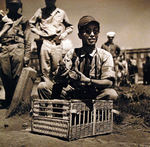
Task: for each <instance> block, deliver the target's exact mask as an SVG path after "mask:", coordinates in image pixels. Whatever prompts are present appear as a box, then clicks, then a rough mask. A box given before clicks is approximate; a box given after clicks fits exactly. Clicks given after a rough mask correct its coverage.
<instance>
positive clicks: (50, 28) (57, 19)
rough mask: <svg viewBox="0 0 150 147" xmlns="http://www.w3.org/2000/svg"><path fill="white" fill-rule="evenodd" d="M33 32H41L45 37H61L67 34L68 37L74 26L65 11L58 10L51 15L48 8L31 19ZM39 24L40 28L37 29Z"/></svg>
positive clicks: (40, 10)
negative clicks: (64, 33)
mask: <svg viewBox="0 0 150 147" xmlns="http://www.w3.org/2000/svg"><path fill="white" fill-rule="evenodd" d="M29 22H30V25H31V30H32V31H33V32H34V33H37V34H39V33H38V32H39V30H40V31H41V32H42V35H43V36H45V37H49V36H53V35H58V36H59V35H61V34H62V33H63V32H66V36H67V35H68V34H70V33H71V32H72V31H73V26H72V24H71V23H70V22H69V19H68V17H67V15H66V13H65V11H64V10H62V9H59V8H56V9H55V10H54V11H53V12H52V13H51V14H49V12H47V10H46V8H43V9H38V10H37V11H36V12H35V14H34V15H33V16H32V18H31V19H30V21H29ZM36 24H38V27H39V28H38V27H36Z"/></svg>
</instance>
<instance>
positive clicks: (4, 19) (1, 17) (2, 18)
mask: <svg viewBox="0 0 150 147" xmlns="http://www.w3.org/2000/svg"><path fill="white" fill-rule="evenodd" d="M0 21H1V22H3V23H4V26H3V28H2V30H1V31H0V37H1V36H2V35H3V34H4V33H5V32H6V31H7V30H8V29H9V28H10V27H11V26H12V24H13V21H12V20H11V19H9V18H8V17H7V15H6V14H5V13H4V12H3V10H0Z"/></svg>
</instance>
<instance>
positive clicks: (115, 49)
mask: <svg viewBox="0 0 150 147" xmlns="http://www.w3.org/2000/svg"><path fill="white" fill-rule="evenodd" d="M106 35H107V39H108V40H107V42H105V43H104V44H102V46H101V48H102V49H104V50H106V51H108V52H110V53H111V54H112V56H113V61H114V68H115V71H116V73H117V72H118V65H116V60H118V58H119V55H120V53H121V49H120V47H119V46H118V45H116V44H114V42H113V40H114V38H115V35H116V33H115V32H113V31H110V32H108V33H107V34H106ZM117 79H118V77H117V74H116V79H115V81H116V82H115V88H116V89H117V90H120V88H119V87H118V86H117Z"/></svg>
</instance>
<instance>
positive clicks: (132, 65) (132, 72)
mask: <svg viewBox="0 0 150 147" xmlns="http://www.w3.org/2000/svg"><path fill="white" fill-rule="evenodd" d="M128 66H129V67H128V68H129V79H130V83H131V84H137V83H138V66H137V62H136V60H135V59H134V58H133V56H131V57H130V59H129V63H128Z"/></svg>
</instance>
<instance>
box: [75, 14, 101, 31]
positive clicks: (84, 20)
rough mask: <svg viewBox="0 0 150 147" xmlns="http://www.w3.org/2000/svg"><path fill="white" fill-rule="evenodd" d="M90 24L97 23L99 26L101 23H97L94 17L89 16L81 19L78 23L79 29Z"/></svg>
mask: <svg viewBox="0 0 150 147" xmlns="http://www.w3.org/2000/svg"><path fill="white" fill-rule="evenodd" d="M90 22H96V23H97V24H98V26H99V22H98V21H96V20H95V18H94V17H92V16H90V15H87V16H83V17H82V18H80V20H79V23H78V29H80V28H81V27H83V26H85V25H87V24H89V23H90Z"/></svg>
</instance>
